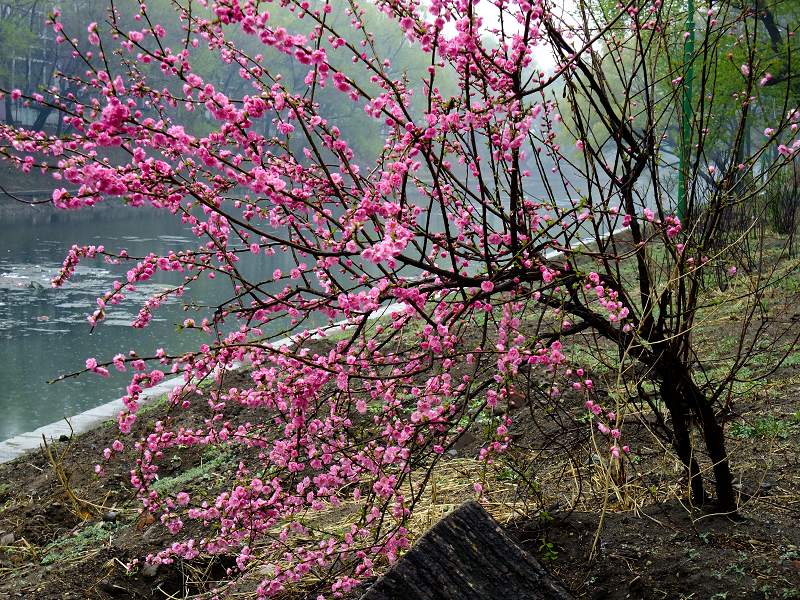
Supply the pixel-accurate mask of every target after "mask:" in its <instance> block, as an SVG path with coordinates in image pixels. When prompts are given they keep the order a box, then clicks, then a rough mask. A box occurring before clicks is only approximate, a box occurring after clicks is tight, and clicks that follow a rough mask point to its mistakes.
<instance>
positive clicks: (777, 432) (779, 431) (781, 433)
mask: <svg viewBox="0 0 800 600" xmlns="http://www.w3.org/2000/svg"><path fill="white" fill-rule="evenodd" d="M797 425H798V421H796V420H795V416H794V415H792V419H791V420H789V421H785V420H783V419H778V418H776V417H774V416H771V415H770V416H768V417H760V418H758V419H756V420H755V421H753V422H752V423H741V422H738V421H737V422H735V423H732V424H731V435H732V436H733V437H737V438H745V439H751V438H779V439H782V440H785V439H786V438H788V437H789V436H790V435H791V434H792V433H793V431H794V430H795V429H796V428H797Z"/></svg>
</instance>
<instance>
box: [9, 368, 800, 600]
mask: <svg viewBox="0 0 800 600" xmlns="http://www.w3.org/2000/svg"><path fill="white" fill-rule="evenodd" d="M784 375H790V373H784ZM232 377H233V379H231V380H229V381H228V382H226V384H230V385H241V383H242V381H241V379H242V378H244V377H245V376H244V375H239V374H237V375H233V376H232ZM237 378H238V379H239V380H238V381H237ZM745 412H746V411H745ZM169 413H170V411H169V410H168V408H167V407H166V406H164V405H160V406H156V407H153V408H149V409H147V411H146V412H145V414H144V415H143V417H142V419H141V420H140V423H139V425H138V426H139V427H144V426H145V425H146V424H147V422H148V421H150V422H152V421H154V420H156V419H165V418H171V419H174V420H176V421H177V422H181V421H182V420H190V419H192V418H198V417H200V418H202V416H203V410H202V409H201V408H198V409H196V410H192V411H189V413H186V414H184V413H182V412H177V413H174V414H169ZM191 413H195V414H191ZM799 413H800V398H798V397H797V396H796V395H794V396H791V397H787V398H786V399H785V400H784V401H783V402H775V403H773V404H772V405H771V406H770V410H769V412H768V413H766V414H765V413H763V412H762V413H759V417H758V419H756V420H753V419H750V418H748V417H747V416H745V417H742V419H741V420H742V423H744V425H741V426H740V427H738V428H735V427H734V428H733V431H734V432H737V433H738V436H739V437H737V436H732V437H731V446H732V447H731V452H732V455H733V456H734V468H735V469H736V467H737V466H738V467H739V470H738V471H737V472H738V473H739V475H740V476H741V482H740V489H741V493H742V497H741V511H740V515H739V516H738V517H737V518H730V517H728V516H721V515H715V514H714V513H713V507H706V508H705V509H693V508H691V507H689V506H688V504H687V501H686V500H685V498H680V497H679V495H676V496H674V497H672V498H671V499H666V500H662V501H659V502H651V503H648V502H646V501H644V500H641V499H639V500H637V502H635V503H634V504H635V505H634V506H628V507H627V508H621V506H622V505H621V504H620V502H619V501H618V499H617V500H612V501H610V502H608V503H607V507H606V511H605V513H604V514H603V516H602V520H603V523H602V527H600V519H601V516H600V515H601V514H602V511H601V510H598V509H596V508H595V509H593V510H589V511H586V510H584V511H582V510H580V508H577V509H575V510H564V509H563V508H562V507H560V506H559V505H558V503H555V504H554V505H552V506H550V507H549V509H548V510H538V511H537V513H536V516H535V517H533V518H531V517H530V516H529V517H525V518H516V519H513V520H510V521H508V523H507V525H506V526H507V529H508V531H509V532H510V533H511V534H512V535H513V536H515V537H516V539H518V540H519V542H520V543H521V544H522V545H523V546H524V547H525V548H527V549H528V550H529V551H530V552H531V553H532V554H533V555H535V556H537V557H538V558H539V560H540V561H542V562H543V564H545V566H546V567H547V568H548V569H550V570H551V571H552V572H553V573H554V574H555V575H556V576H558V577H559V578H561V579H562V580H563V581H564V582H565V584H566V585H567V586H568V587H569V588H570V589H571V590H572V591H573V593H574V594H575V595H576V597H578V598H597V599H599V598H610V599H623V598H642V599H651V598H652V599H666V598H676V599H677V598H698V599H699V598H708V599H712V598H713V599H720V600H721V599H724V598H776V599H777V598H800V521H798V515H799V514H800V489H798V476H797V474H798V472H799V470H798V461H799V460H800V458H798V457H799V456H800V454H799V453H798V451H799V450H800V419H798V418H797V415H798V414H799ZM250 416H252V415H250ZM746 423H754V424H755V425H746ZM764 423H773V424H774V423H781V424H784V425H782V426H781V427H776V426H774V427H773V429H772V430H771V431H762V430H763V429H764ZM759 424H760V425H759ZM748 427H749V429H748ZM759 427H760V429H759ZM515 428H519V429H521V430H525V431H526V432H528V433H529V432H530V431H531V429H532V428H531V426H530V423H526V422H525V419H524V418H523V419H517V421H516V425H515ZM575 436H576V437H575V441H576V442H577V443H581V439H583V440H584V441H585V436H581V435H580V434H579V432H575ZM116 437H117V431H116V427H115V425H114V424H109V425H107V426H104V427H102V428H100V429H97V430H95V431H92V432H89V433H87V434H84V435H82V436H79V437H77V438H75V439H73V440H71V441H66V440H65V441H61V442H57V443H54V444H53V445H52V446H51V448H50V450H51V452H52V454H53V456H54V459H55V461H50V460H49V459H48V458H47V457H46V456H45V453H44V452H42V453H38V454H37V453H33V454H30V455H28V456H25V457H21V458H19V459H17V460H16V461H14V462H12V463H9V464H6V465H2V466H0V597H3V598H6V597H7V598H37V599H42V600H46V599H56V598H63V599H68V598H73V599H75V600H77V599H82V598H167V597H178V598H180V597H185V596H187V595H190V594H192V593H198V592H203V591H207V590H208V589H209V587H211V586H213V582H214V581H215V580H217V579H219V578H220V577H222V576H223V574H224V569H225V567H227V566H229V564H226V561H225V560H221V559H216V560H214V561H210V560H207V561H197V562H195V563H194V564H183V565H175V566H171V567H163V566H162V567H160V568H159V569H150V568H144V569H140V570H139V571H138V572H137V573H136V574H134V575H128V574H126V572H125V569H124V564H125V563H127V562H128V561H130V560H131V559H134V558H142V557H143V556H145V555H146V554H147V553H149V552H154V551H157V550H159V549H161V548H163V547H164V545H165V544H166V543H168V542H170V541H171V539H170V536H169V534H168V532H167V531H166V529H164V528H163V527H162V526H161V525H160V524H159V523H157V522H153V521H154V519H153V517H151V516H149V515H142V514H139V512H138V509H137V504H136V501H135V499H134V498H133V497H132V493H131V490H130V488H129V487H128V485H127V478H128V474H127V467H126V466H125V464H123V463H122V462H117V463H115V462H112V463H110V464H109V465H107V468H106V471H107V472H106V476H105V477H102V478H98V477H97V476H96V475H95V473H94V465H95V464H96V463H97V462H98V459H99V457H100V454H101V452H102V449H103V448H105V447H106V446H108V445H110V443H111V441H112V440H113V439H115V438H116ZM532 437H533V436H531V438H532ZM520 440H521V443H522V445H525V443H526V440H525V436H520ZM476 448H477V446H475V447H470V443H469V441H468V442H466V443H465V444H462V446H461V448H460V450H459V452H460V453H461V454H462V455H464V456H466V455H469V454H471V453H473V452H474V451H475V449H476ZM62 453H64V455H63V458H59V457H60V456H61V455H62ZM204 460H206V461H207V460H208V457H207V456H206V457H203V456H202V455H201V453H200V452H199V451H198V450H197V449H187V450H185V451H183V452H182V453H181V454H180V456H176V457H175V458H174V463H175V466H174V472H173V473H172V475H174V476H177V477H180V476H181V475H182V474H186V473H189V474H190V475H191V474H192V473H195V475H193V476H192V477H194V479H195V481H194V483H198V482H199V483H200V484H202V485H212V486H213V485H221V484H222V483H223V482H224V478H225V468H226V467H225V465H224V464H223V463H221V462H220V463H218V464H214V463H213V458H212V461H211V462H212V464H211V467H212V468H209V469H207V470H203V469H202V468H199V467H202V461H204ZM53 462H55V465H56V466H55V467H54V464H53ZM640 464H641V463H640ZM640 471H641V473H650V475H647V476H648V477H655V474H653V473H652V472H651V471H650V470H648V469H647V468H646V467H645V466H642V467H641V469H640ZM59 473H61V474H62V475H63V476H66V477H68V478H69V483H68V486H67V487H68V488H69V489H70V490H71V493H72V494H74V497H76V498H78V499H80V501H81V502H80V503H79V504H78V505H76V504H75V503H74V502H73V500H72V499H71V497H70V495H68V494H67V493H65V486H64V485H63V484H62V483H61V481H62V480H60V479H59ZM168 475H170V474H164V477H167V476H168ZM184 478H185V477H184ZM629 478H630V479H631V480H633V481H638V484H637V485H638V488H641V487H642V486H643V485H644V484H643V483H642V481H641V480H639V475H637V474H636V473H635V472H634V473H629ZM645 479H646V477H645ZM652 483H653V486H656V485H658V481H656V480H655V479H653V482H652ZM543 484H544V485H546V481H543ZM587 485H589V486H590V487H591V485H590V484H587ZM653 493H654V494H655V490H654V491H653ZM587 495H590V496H592V497H594V498H595V500H594V501H595V502H596V501H597V497H598V495H597V493H596V490H595V491H594V492H589V491H587ZM464 499H465V500H466V499H467V498H466V497H465V498H464ZM623 504H624V503H623ZM586 506H587V507H590V504H589V503H588V501H587V504H586ZM598 531H599V534H598ZM191 533H192V531H191V530H189V531H188V532H186V535H190V534H191ZM595 537H597V539H595ZM193 582H203V584H202V585H201V584H198V583H193Z"/></svg>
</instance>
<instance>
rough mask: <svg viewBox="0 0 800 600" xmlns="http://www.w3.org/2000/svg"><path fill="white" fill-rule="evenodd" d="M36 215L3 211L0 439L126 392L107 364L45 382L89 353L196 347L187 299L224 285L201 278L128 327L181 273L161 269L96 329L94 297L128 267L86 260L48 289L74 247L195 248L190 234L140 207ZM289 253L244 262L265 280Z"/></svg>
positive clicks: (121, 377) (216, 297) (210, 299)
mask: <svg viewBox="0 0 800 600" xmlns="http://www.w3.org/2000/svg"><path fill="white" fill-rule="evenodd" d="M41 214H42V213H30V214H28V213H25V212H23V213H21V214H14V215H13V217H9V216H7V215H4V216H2V217H0V440H3V439H6V438H9V437H13V436H14V435H17V434H19V433H22V432H25V431H30V430H32V429H35V428H37V427H39V426H41V425H45V424H47V423H51V422H54V421H58V420H60V419H63V418H64V417H67V416H71V415H74V414H76V413H79V412H81V411H84V410H88V409H91V408H93V407H95V406H99V405H100V404H103V403H104V402H107V401H109V400H113V399H115V398H118V397H120V396H121V395H123V393H124V388H125V385H126V384H127V382H128V377H129V376H126V375H125V374H118V373H117V372H116V371H114V370H113V369H112V374H111V377H110V378H108V379H103V378H101V377H99V376H97V375H94V374H86V375H82V376H80V377H77V378H70V379H66V380H63V381H60V382H58V383H55V384H48V383H47V381H48V380H52V379H55V378H57V377H58V376H60V375H62V374H67V373H72V372H75V371H78V370H80V369H82V368H83V367H84V363H85V360H86V358H88V357H97V358H98V360H101V359H105V360H109V359H110V358H111V357H112V356H113V355H114V354H116V353H117V352H124V353H126V352H127V351H129V350H132V349H133V350H136V352H137V353H138V354H139V355H141V356H146V355H152V353H153V352H154V351H155V350H156V349H157V348H161V347H163V348H164V349H166V350H167V351H168V352H171V353H177V352H183V351H186V350H191V349H196V348H197V346H198V344H199V343H202V342H203V341H208V337H207V336H204V335H203V334H200V333H198V332H196V331H191V330H183V331H179V330H178V328H177V325H178V324H180V323H182V322H183V321H184V319H186V318H187V317H192V318H196V319H197V320H198V321H199V320H200V318H198V317H201V314H200V313H196V312H191V311H189V312H187V311H185V310H184V305H185V304H187V303H190V302H192V301H193V300H196V301H197V302H199V303H202V304H205V305H208V304H212V303H214V302H215V301H220V300H222V299H223V298H224V297H225V295H226V294H225V292H226V291H229V287H230V284H229V283H226V282H224V281H222V280H216V281H209V280H203V281H199V282H198V283H197V284H196V285H194V287H193V289H192V290H190V292H189V293H187V294H186V295H185V296H184V297H183V298H181V299H180V300H179V301H177V300H173V301H171V302H169V303H167V304H165V305H162V307H161V308H160V309H158V310H157V311H156V313H155V317H154V319H153V322H152V323H151V324H150V326H148V327H147V328H145V329H143V330H141V329H136V330H134V329H133V328H131V327H130V323H131V321H132V320H133V319H134V317H135V316H136V313H137V312H138V309H139V307H140V306H141V304H142V302H143V301H144V300H145V299H146V297H147V296H148V295H149V294H151V293H153V292H155V291H158V290H160V289H163V288H166V287H167V286H168V285H169V284H175V283H179V282H180V281H181V275H180V274H169V273H167V274H165V273H160V274H158V275H157V276H156V277H154V278H153V279H151V280H150V281H147V282H146V283H144V284H140V285H139V286H137V291H136V293H135V294H130V295H129V296H128V298H129V300H128V301H127V302H125V303H124V304H122V305H121V306H116V307H112V308H111V310H110V312H109V314H108V318H107V319H106V321H104V322H103V323H102V324H101V325H100V326H98V327H97V328H96V329H95V330H94V332H92V331H91V328H90V326H89V324H88V323H87V321H86V317H87V315H88V314H90V313H91V312H92V310H93V309H94V307H95V306H96V305H95V299H96V298H97V297H98V296H101V295H102V294H103V293H104V292H106V291H107V290H108V289H109V286H110V284H111V283H112V282H113V281H114V280H115V279H119V278H120V276H122V278H123V279H124V273H125V272H126V271H127V269H128V268H129V267H130V265H128V266H125V265H109V264H106V263H104V262H103V261H102V260H87V261H85V262H83V263H82V264H81V266H79V267H78V269H77V271H76V274H75V276H74V278H73V279H72V281H71V282H69V283H68V284H67V285H65V286H64V287H63V288H59V289H53V288H52V287H51V286H50V280H51V279H52V277H53V276H54V275H55V274H56V273H57V272H58V270H59V268H60V266H61V262H62V261H63V259H64V256H65V255H66V252H67V250H68V249H69V248H70V246H71V245H72V244H74V243H77V244H104V245H105V246H106V248H107V249H108V250H117V249H121V248H125V249H127V250H128V252H129V253H130V254H131V255H132V256H137V255H143V254H146V253H148V252H156V253H159V254H160V253H164V252H167V251H169V250H170V249H175V250H177V249H181V248H186V247H193V246H194V244H193V242H192V240H191V233H190V232H188V231H187V230H184V229H182V228H181V225H180V223H178V222H177V220H176V218H175V217H173V216H172V215H167V214H163V213H158V212H156V211H146V210H141V209H126V208H123V207H120V208H119V209H110V210H105V211H88V212H82V213H45V217H44V218H42V217H41ZM286 261H287V259H286V258H285V257H284V256H281V255H278V256H274V257H269V258H267V257H263V256H260V257H251V258H250V259H249V260H248V261H246V262H245V264H244V265H243V268H244V269H245V271H246V273H247V275H248V276H250V277H259V278H260V279H269V278H271V277H270V274H271V273H272V271H273V270H274V269H275V268H276V267H281V268H284V269H285V268H286ZM137 301H138V302H137Z"/></svg>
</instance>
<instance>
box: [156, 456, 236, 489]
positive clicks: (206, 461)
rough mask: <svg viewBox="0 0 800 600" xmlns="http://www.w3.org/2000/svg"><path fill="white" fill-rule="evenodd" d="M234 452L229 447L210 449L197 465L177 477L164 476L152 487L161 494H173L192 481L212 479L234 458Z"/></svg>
mask: <svg viewBox="0 0 800 600" xmlns="http://www.w3.org/2000/svg"><path fill="white" fill-rule="evenodd" d="M232 457H233V452H232V451H231V450H229V449H226V450H222V451H212V449H211V448H209V451H208V452H207V454H206V455H204V457H203V461H202V462H201V463H200V464H199V465H198V466H196V467H194V468H191V469H188V470H187V471H184V472H183V473H180V474H178V475H176V476H175V477H164V478H162V479H159V480H158V481H156V482H155V483H153V485H152V487H153V489H154V490H155V491H157V492H158V493H160V494H171V493H173V492H177V491H180V490H182V489H183V488H185V487H186V486H187V484H189V483H192V482H200V481H207V480H209V479H211V477H212V473H215V472H219V471H221V470H222V469H221V467H223V466H224V465H225V464H226V463H228V462H229V461H231V460H234V459H233V458H232Z"/></svg>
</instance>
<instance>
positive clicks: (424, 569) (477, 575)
mask: <svg viewBox="0 0 800 600" xmlns="http://www.w3.org/2000/svg"><path fill="white" fill-rule="evenodd" d="M571 598H572V597H571V596H570V594H569V593H568V592H567V591H566V590H565V589H564V588H563V586H562V585H561V584H560V583H558V582H557V581H556V580H555V579H554V578H553V577H552V576H551V575H550V574H549V573H548V572H547V571H545V570H544V568H543V567H542V566H541V565H540V564H539V563H538V561H536V559H534V558H533V557H532V556H530V555H529V554H528V553H527V552H525V551H524V550H523V549H522V548H520V547H519V546H518V545H517V544H515V543H514V541H513V540H511V538H509V537H508V536H507V535H506V534H505V532H504V531H503V530H502V528H501V527H500V525H498V524H497V522H496V521H495V520H494V519H493V518H492V517H491V515H489V513H487V512H486V511H485V510H484V509H483V507H481V505H480V504H478V503H477V502H467V503H466V504H463V505H461V506H460V507H459V508H457V509H456V510H455V511H453V512H452V513H450V514H449V515H447V516H446V517H445V518H444V519H442V520H441V521H439V522H438V523H437V524H436V525H434V526H433V527H432V528H431V529H430V531H428V532H427V533H426V534H425V535H424V536H423V537H422V538H420V539H419V540H418V541H417V543H416V544H414V547H413V548H412V549H411V550H409V551H408V552H407V553H406V554H405V555H404V556H403V557H402V558H401V559H400V560H398V561H397V563H395V564H394V565H393V566H392V568H391V569H390V570H389V571H388V572H387V573H386V574H385V575H384V576H383V577H381V578H380V579H378V581H376V582H375V584H374V585H373V586H372V587H371V588H370V589H369V590H368V591H367V593H366V594H365V595H364V596H363V597H362V600H423V599H424V600H571Z"/></svg>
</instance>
